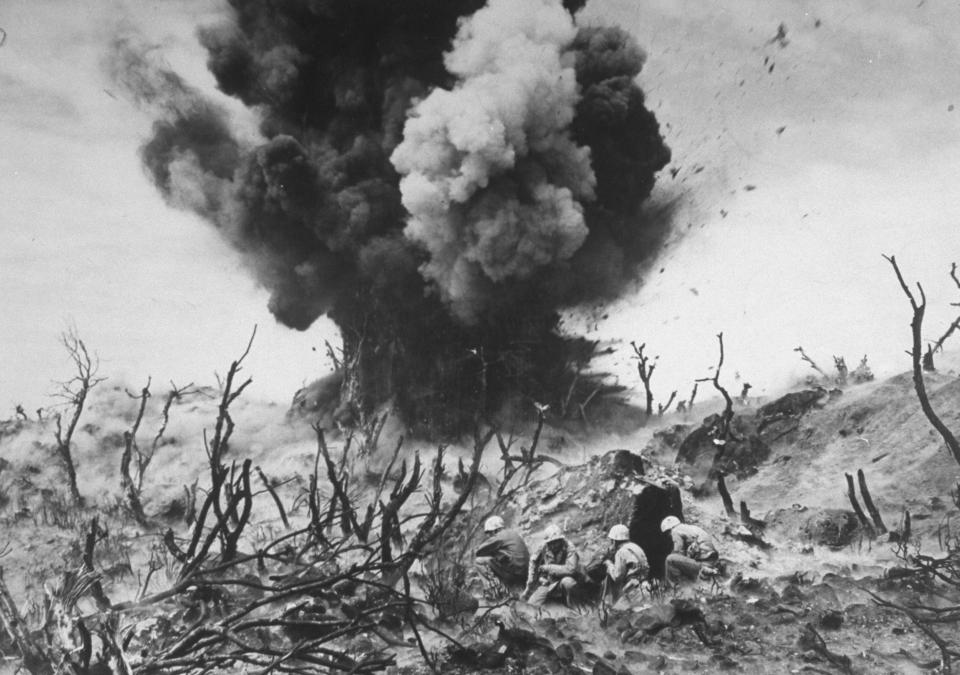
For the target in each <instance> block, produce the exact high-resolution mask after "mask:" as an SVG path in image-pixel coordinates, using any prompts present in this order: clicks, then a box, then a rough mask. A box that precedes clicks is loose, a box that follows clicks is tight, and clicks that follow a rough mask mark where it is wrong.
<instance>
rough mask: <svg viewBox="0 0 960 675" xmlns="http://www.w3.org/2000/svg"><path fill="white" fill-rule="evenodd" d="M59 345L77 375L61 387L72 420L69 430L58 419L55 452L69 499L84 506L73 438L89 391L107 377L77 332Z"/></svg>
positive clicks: (71, 332) (68, 335) (58, 416)
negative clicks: (64, 474)
mask: <svg viewBox="0 0 960 675" xmlns="http://www.w3.org/2000/svg"><path fill="white" fill-rule="evenodd" d="M60 341H61V343H62V344H63V346H64V348H66V350H67V354H68V355H69V357H70V361H71V362H72V363H73V369H74V375H73V377H72V378H71V379H69V380H67V381H66V382H61V383H60V391H59V392H58V394H57V395H58V397H59V398H61V399H63V400H64V402H65V404H66V406H67V408H68V410H69V412H68V416H69V418H70V420H69V422H68V423H67V428H66V429H65V430H64V429H63V426H62V416H61V415H60V414H59V413H58V414H57V416H56V431H55V433H54V438H55V439H56V443H57V445H56V452H57V455H58V456H59V457H60V460H61V462H62V463H63V467H64V469H65V470H66V472H67V485H68V487H69V488H70V495H71V497H72V498H73V501H74V503H75V504H77V505H82V504H83V497H82V495H81V494H80V488H79V487H78V486H77V470H76V465H75V464H74V461H73V454H72V451H71V445H72V443H73V434H74V432H75V431H76V429H77V424H78V423H79V422H80V416H81V415H82V414H83V408H84V406H85V405H86V402H87V396H89V394H90V390H91V389H93V388H94V387H95V386H97V385H98V384H100V383H101V382H103V381H104V380H105V379H106V378H105V377H97V370H98V369H99V367H100V362H99V360H98V359H97V358H96V357H95V356H91V355H90V352H89V351H88V350H87V346H86V345H85V344H84V343H83V340H81V339H80V338H79V337H78V336H77V334H76V332H74V331H73V330H70V331H67V332H66V333H64V334H63V335H61V337H60Z"/></svg>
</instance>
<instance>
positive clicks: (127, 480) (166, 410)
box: [120, 377, 199, 525]
mask: <svg viewBox="0 0 960 675" xmlns="http://www.w3.org/2000/svg"><path fill="white" fill-rule="evenodd" d="M150 382H151V379H150V378H149V377H148V378H147V384H146V385H145V386H144V387H143V389H141V390H140V394H138V395H134V394H131V393H130V392H127V395H128V396H130V397H131V398H133V399H136V400H138V401H139V405H138V406H137V414H136V417H135V418H134V421H133V424H132V425H131V426H130V429H129V430H127V431H125V432H123V454H122V455H121V457H120V489H121V490H122V491H123V494H124V495H126V498H127V504H128V506H129V507H130V511H131V512H132V513H133V517H134V518H135V519H136V521H137V522H138V523H140V524H141V525H145V524H146V522H147V516H146V514H145V513H144V511H143V503H142V500H141V497H140V495H141V493H142V491H143V479H144V476H145V475H146V472H147V467H149V466H150V462H152V461H153V458H154V456H155V455H156V453H157V449H158V448H159V447H160V442H161V441H162V439H163V435H164V433H165V432H166V430H167V425H168V424H169V423H170V408H171V406H172V405H173V403H174V402H175V401H179V400H181V399H182V398H183V397H185V396H188V395H191V394H195V393H197V392H198V391H199V390H198V389H195V388H194V387H193V383H190V384H188V385H187V386H185V387H178V386H177V385H175V384H174V383H173V382H171V383H170V391H169V392H167V397H166V400H165V401H164V404H163V410H162V411H161V413H160V427H159V428H158V430H157V433H156V435H155V436H154V437H153V442H152V443H151V444H150V448H149V449H141V447H140V444H139V443H138V442H137V432H138V431H139V429H140V424H141V423H142V422H143V415H144V412H145V411H146V408H147V400H148V399H149V398H150V396H151V394H150ZM134 460H135V466H134V471H131V464H132V463H134Z"/></svg>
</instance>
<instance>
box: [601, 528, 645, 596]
mask: <svg viewBox="0 0 960 675" xmlns="http://www.w3.org/2000/svg"><path fill="white" fill-rule="evenodd" d="M607 537H608V538H609V539H610V541H611V542H613V547H612V548H611V549H610V554H609V558H608V559H607V560H605V561H604V562H605V564H606V567H607V577H608V578H607V590H608V591H609V592H610V594H611V596H612V599H613V602H616V601H617V600H618V599H619V598H620V597H621V596H625V597H627V598H630V597H631V596H633V595H634V594H636V593H638V592H641V591H647V592H649V591H650V582H649V581H648V580H647V577H648V576H649V574H650V565H649V563H647V556H646V554H645V553H644V552H643V549H642V548H640V547H639V546H637V545H636V544H635V543H633V542H632V541H630V531H629V530H628V529H627V526H626V525H614V526H613V527H611V528H610V533H609V534H608V535H607Z"/></svg>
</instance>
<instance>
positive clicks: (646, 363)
mask: <svg viewBox="0 0 960 675" xmlns="http://www.w3.org/2000/svg"><path fill="white" fill-rule="evenodd" d="M630 346H631V347H633V354H634V358H636V359H637V374H639V375H640V381H641V382H643V390H644V392H645V394H646V401H647V404H646V409H645V410H646V414H647V419H650V417H652V416H653V390H652V389H651V388H650V379H651V378H652V377H653V371H654V370H655V369H656V367H657V359H658V358H659V357H658V356H654V357H653V359H652V360H651V358H650V357H649V356H647V355H645V354H644V353H643V350H644V349H645V348H646V346H647V343H645V342H644V343H643V344H641V345H640V346H639V347H638V346H637V343H636V342H631V343H630Z"/></svg>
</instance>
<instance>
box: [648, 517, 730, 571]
mask: <svg viewBox="0 0 960 675" xmlns="http://www.w3.org/2000/svg"><path fill="white" fill-rule="evenodd" d="M660 531H661V532H664V533H667V532H669V533H670V537H671V538H672V539H673V553H671V554H670V555H668V556H667V562H666V568H667V569H666V573H667V574H666V575H667V579H668V580H669V581H671V582H673V583H677V582H679V581H681V580H687V581H696V580H697V579H699V578H701V577H712V576H716V575H717V574H719V570H717V568H716V567H715V565H716V564H717V562H718V561H719V559H720V554H719V553H718V552H717V547H716V546H715V545H714V543H713V537H711V536H710V535H709V534H707V532H706V530H704V529H703V528H701V527H697V526H696V525H690V524H688V523H681V522H680V519H679V518H677V517H676V516H667V517H666V518H664V519H663V522H662V523H660Z"/></svg>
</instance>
